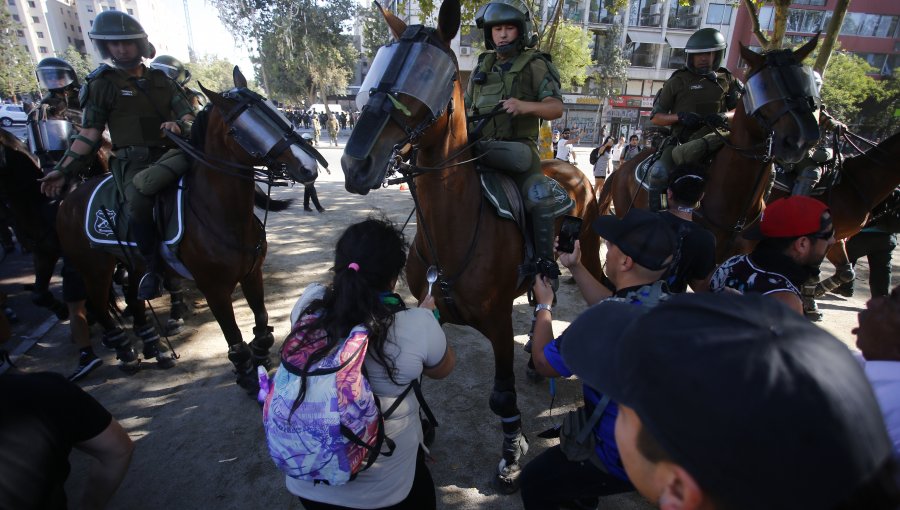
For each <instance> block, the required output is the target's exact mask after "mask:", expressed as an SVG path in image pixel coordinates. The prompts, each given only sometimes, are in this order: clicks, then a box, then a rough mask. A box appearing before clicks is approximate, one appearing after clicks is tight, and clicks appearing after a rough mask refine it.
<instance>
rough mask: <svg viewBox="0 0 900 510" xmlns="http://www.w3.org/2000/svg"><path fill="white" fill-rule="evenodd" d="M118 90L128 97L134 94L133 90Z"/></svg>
mask: <svg viewBox="0 0 900 510" xmlns="http://www.w3.org/2000/svg"><path fill="white" fill-rule="evenodd" d="M119 92H121V93H122V95H123V96H128V97H131V96H134V91H133V90H128V89H122V90H120V91H119Z"/></svg>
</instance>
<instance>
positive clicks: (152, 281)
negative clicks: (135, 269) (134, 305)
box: [137, 272, 162, 301]
mask: <svg viewBox="0 0 900 510" xmlns="http://www.w3.org/2000/svg"><path fill="white" fill-rule="evenodd" d="M160 296H162V278H161V277H160V276H159V275H158V274H157V273H153V272H150V273H147V274H145V275H144V276H142V277H141V283H140V284H139V285H138V291H137V297H138V299H140V300H143V301H147V300H150V299H156V298H158V297H160Z"/></svg>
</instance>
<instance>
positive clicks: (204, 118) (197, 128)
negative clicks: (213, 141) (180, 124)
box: [191, 103, 212, 151]
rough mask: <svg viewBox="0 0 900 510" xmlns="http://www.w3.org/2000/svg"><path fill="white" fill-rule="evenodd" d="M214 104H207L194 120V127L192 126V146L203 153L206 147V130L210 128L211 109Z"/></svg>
mask: <svg viewBox="0 0 900 510" xmlns="http://www.w3.org/2000/svg"><path fill="white" fill-rule="evenodd" d="M211 106H212V103H210V104H207V105H206V106H204V107H203V109H202V110H200V111H199V112H197V116H196V117H195V118H194V125H193V126H191V145H193V146H194V147H196V148H197V149H198V150H200V151H203V148H204V147H205V146H206V128H207V127H208V126H209V109H210V107H211Z"/></svg>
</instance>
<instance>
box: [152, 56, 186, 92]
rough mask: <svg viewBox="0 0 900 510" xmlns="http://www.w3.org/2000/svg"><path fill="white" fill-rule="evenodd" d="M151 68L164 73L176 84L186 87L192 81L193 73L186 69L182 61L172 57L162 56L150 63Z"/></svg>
mask: <svg viewBox="0 0 900 510" xmlns="http://www.w3.org/2000/svg"><path fill="white" fill-rule="evenodd" d="M150 67H151V68H153V69H156V70H159V71H162V72H164V73H165V74H166V76H168V77H169V78H171V79H172V80H173V81H174V82H175V83H177V84H178V85H180V86H182V87H184V86H185V85H186V84H187V82H189V81H191V72H190V71H188V70H187V69H185V68H184V64H182V63H181V61H180V60H178V59H177V58H175V57H173V56H171V55H160V56H158V57H156V58H155V59H153V62H150Z"/></svg>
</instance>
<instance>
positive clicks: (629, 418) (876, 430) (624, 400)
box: [562, 294, 900, 510]
mask: <svg viewBox="0 0 900 510" xmlns="http://www.w3.org/2000/svg"><path fill="white" fill-rule="evenodd" d="M562 356H563V359H564V360H565V361H566V363H568V364H569V365H570V366H571V368H572V370H573V371H574V372H575V374H576V375H578V376H579V377H580V378H582V380H584V381H585V384H589V385H591V386H592V387H595V388H597V389H598V390H600V391H603V392H605V393H607V394H609V396H610V397H611V398H612V399H614V400H616V401H617V402H619V414H618V417H617V421H616V425H615V437H616V443H617V445H618V447H619V451H620V452H621V455H622V461H623V464H624V467H625V470H626V472H627V473H628V476H629V478H630V479H631V481H632V483H634V485H635V487H636V488H637V490H638V491H639V492H640V493H641V494H642V495H644V496H645V497H646V498H648V499H649V500H650V501H651V502H653V503H655V504H657V505H658V506H659V507H660V508H681V509H699V508H706V509H714V510H718V509H726V508H727V509H733V510H755V509H761V508H765V509H767V510H794V509H798V508H809V509H832V510H837V509H851V508H852V509H863V508H864V509H867V510H878V509H885V510H886V509H895V508H897V505H898V504H900V487H898V485H897V480H896V478H895V476H896V475H897V461H896V459H894V458H893V456H892V448H891V442H890V439H889V437H888V434H887V431H886V430H885V425H884V423H883V421H882V416H881V412H880V411H879V407H878V402H877V401H876V398H875V396H874V395H873V392H872V388H871V387H870V385H869V383H868V381H867V380H866V376H865V374H864V373H863V371H862V369H861V368H860V366H859V364H858V363H857V362H856V360H854V359H853V356H852V355H851V354H850V352H849V350H848V349H847V347H846V346H845V345H843V344H842V343H841V342H840V341H839V340H837V339H836V338H834V337H833V336H832V335H831V334H829V333H828V332H826V331H824V330H822V329H820V328H818V327H816V326H815V325H812V324H810V323H809V322H808V321H806V320H804V319H803V318H802V317H799V316H797V315H796V314H794V313H791V312H790V311H788V309H787V308H785V307H783V306H780V305H779V304H777V303H776V302H775V301H774V300H771V299H767V298H765V297H763V296H759V295H746V296H740V295H713V294H682V295H676V296H673V297H672V298H671V299H669V300H667V301H666V302H664V303H662V304H660V305H659V306H657V307H656V308H653V309H651V310H649V311H647V310H643V309H640V308H638V307H633V306H628V305H627V304H624V303H612V304H611V305H610V306H606V307H602V308H601V307H595V308H592V309H591V310H589V311H588V312H586V313H585V314H582V315H581V316H580V317H578V318H577V319H576V320H575V321H574V322H573V323H572V325H571V326H570V327H569V329H568V330H567V332H566V341H565V343H563V346H562Z"/></svg>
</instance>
